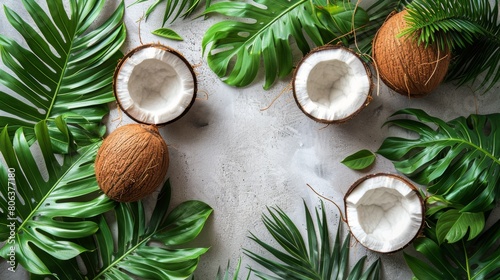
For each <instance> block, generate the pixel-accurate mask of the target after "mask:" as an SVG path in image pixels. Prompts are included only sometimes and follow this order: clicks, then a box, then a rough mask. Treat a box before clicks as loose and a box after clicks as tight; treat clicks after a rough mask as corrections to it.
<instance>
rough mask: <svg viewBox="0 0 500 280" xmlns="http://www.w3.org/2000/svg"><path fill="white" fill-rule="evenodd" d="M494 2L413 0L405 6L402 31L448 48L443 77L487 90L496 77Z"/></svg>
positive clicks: (498, 35) (499, 31) (499, 36)
mask: <svg viewBox="0 0 500 280" xmlns="http://www.w3.org/2000/svg"><path fill="white" fill-rule="evenodd" d="M498 3H499V2H498V1H493V2H492V1H489V0H479V1H477V0H437V1H425V0H414V1H412V3H411V4H410V5H408V7H407V8H408V14H409V15H408V17H407V21H408V24H409V27H408V28H407V29H406V30H405V31H404V32H403V33H405V34H409V33H414V34H417V35H418V36H417V37H418V41H419V42H422V43H424V44H433V43H436V44H438V45H440V46H441V47H442V48H443V49H444V48H448V49H450V50H452V51H453V61H452V64H451V67H450V69H449V71H448V76H447V79H448V80H453V81H457V82H458V85H464V84H465V83H468V82H472V83H474V82H476V81H479V82H480V84H479V85H478V86H477V88H478V89H484V90H485V91H488V90H489V89H491V88H492V87H493V86H494V85H495V84H496V83H497V82H498V81H499V80H500V66H499V65H500V63H499V62H500V20H499V6H498ZM482 74H484V76H483V75H482Z"/></svg>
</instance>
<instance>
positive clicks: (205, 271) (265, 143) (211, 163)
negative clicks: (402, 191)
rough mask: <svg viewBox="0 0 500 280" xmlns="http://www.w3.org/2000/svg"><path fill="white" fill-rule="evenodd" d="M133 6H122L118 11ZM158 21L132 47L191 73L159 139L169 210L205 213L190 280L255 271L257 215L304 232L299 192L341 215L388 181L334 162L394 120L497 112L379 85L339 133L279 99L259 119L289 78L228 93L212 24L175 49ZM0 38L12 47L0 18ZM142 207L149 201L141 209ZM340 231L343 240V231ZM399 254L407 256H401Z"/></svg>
mask: <svg viewBox="0 0 500 280" xmlns="http://www.w3.org/2000/svg"><path fill="white" fill-rule="evenodd" d="M40 2H43V1H40ZM133 2H134V1H130V0H127V1H125V3H126V5H127V6H128V5H130V4H131V3H133ZM150 2H151V1H150ZM117 3H118V1H114V0H110V1H108V4H107V5H108V6H107V8H106V9H107V11H109V13H111V12H112V11H113V10H114V7H116V5H117ZM0 4H5V5H8V6H9V7H12V8H14V9H15V10H16V11H18V12H19V13H20V14H21V15H26V13H24V12H23V10H22V8H21V7H20V6H21V4H20V1H18V0H7V1H5V0H2V1H0ZM364 4H367V3H364ZM147 7H148V3H146V4H144V3H143V4H138V5H134V6H131V7H128V8H127V9H126V15H125V22H126V25H127V29H128V39H127V42H126V44H125V45H124V46H123V48H122V50H123V51H124V52H126V51H128V50H130V49H132V48H134V47H136V46H138V45H140V44H141V43H140V40H139V38H140V37H139V33H138V29H139V28H138V23H137V22H138V20H139V19H140V18H141V16H142V15H143V14H144V12H145V11H146V9H147ZM162 17H163V6H160V7H159V9H158V10H157V11H156V12H154V13H153V14H152V15H151V16H150V18H149V19H148V21H146V22H143V23H142V24H141V37H142V42H143V43H150V42H160V43H162V44H165V45H168V46H170V47H173V48H175V49H177V50H179V51H180V52H182V53H183V54H184V56H185V57H186V58H187V59H188V60H189V61H190V62H191V63H192V64H196V65H198V66H197V67H196V71H197V74H198V76H197V77H198V83H199V99H198V100H196V102H195V104H194V106H193V107H192V108H191V110H190V111H189V113H188V114H187V115H185V116H184V117H183V118H182V119H180V120H179V121H177V122H175V123H174V124H171V125H168V126H167V127H164V128H162V129H161V133H162V135H163V136H164V138H165V140H166V141H167V143H168V144H169V146H170V169H169V172H168V176H169V177H170V180H171V183H172V187H173V198H172V200H173V201H172V205H177V204H179V203H181V202H182V201H185V200H193V199H194V200H201V201H204V202H206V203H208V204H209V205H210V206H212V207H213V208H214V213H213V215H212V216H211V218H210V219H209V221H208V223H207V225H206V227H205V229H204V230H203V232H202V233H201V235H200V236H199V238H198V239H197V241H196V242H194V245H199V246H210V247H211V249H210V250H209V251H208V253H206V254H205V255H203V256H202V258H201V260H200V264H199V267H198V269H197V271H196V273H195V275H196V278H197V279H215V275H216V272H217V269H218V267H219V266H221V267H223V268H225V266H226V264H227V262H228V261H231V263H232V264H233V266H234V265H235V264H236V262H237V260H238V258H239V257H242V262H243V265H242V267H243V268H244V267H246V266H247V265H252V266H256V265H255V264H254V263H252V262H251V261H250V260H249V258H247V257H246V256H244V255H243V248H247V249H250V250H254V251H256V252H262V250H261V249H260V248H259V247H257V246H256V245H255V244H254V242H253V241H251V240H250V239H248V238H247V236H248V235H249V232H252V233H254V234H255V235H257V236H258V237H261V238H263V239H264V240H269V241H270V242H271V243H273V242H272V241H271V239H270V238H269V235H268V233H267V231H265V228H264V225H263V223H262V221H261V215H262V213H267V211H266V207H267V206H278V207H280V208H282V209H283V210H284V211H285V212H286V213H287V214H289V215H290V216H291V217H292V219H293V220H294V221H295V222H296V223H297V224H298V225H303V228H302V230H304V229H305V222H304V219H303V202H305V203H307V204H308V205H309V207H310V208H312V207H315V206H319V205H320V199H319V198H318V196H317V195H315V194H314V193H313V192H312V191H311V190H309V189H308V188H307V186H306V184H310V185H312V186H313V187H314V188H315V189H316V190H317V191H319V192H320V193H322V194H323V195H325V196H327V197H329V198H330V199H332V200H334V201H335V202H336V203H338V204H339V205H340V206H341V207H342V206H343V205H342V197H343V194H344V193H345V192H346V190H347V189H348V188H349V186H350V185H351V184H352V183H354V182H355V181H356V180H357V179H359V178H360V177H361V176H363V175H366V174H368V173H375V172H395V171H394V168H393V166H392V164H391V163H390V162H388V161H386V160H385V159H383V158H381V157H378V158H377V162H376V165H375V166H374V167H373V168H371V169H370V170H368V171H365V172H357V171H352V170H350V169H348V168H347V167H345V166H344V165H342V164H341V163H340V161H341V160H342V159H343V158H344V157H345V156H347V155H349V154H351V153H353V152H355V151H358V150H359V149H362V148H367V149H370V150H376V149H377V148H378V147H379V145H380V144H381V143H382V140H383V139H384V138H385V137H387V136H389V135H396V134H397V133H400V132H398V131H395V130H392V129H391V128H388V127H382V124H383V123H384V122H385V121H386V120H387V118H388V117H389V116H390V115H391V114H392V113H394V112H395V111H396V110H398V109H401V108H407V107H415V108H422V109H425V110H426V111H427V112H428V113H429V114H431V115H435V116H438V117H440V118H442V119H444V120H450V119H452V118H455V117H458V116H467V115H469V114H471V113H480V114H486V113H493V112H498V108H499V105H500V102H499V99H498V94H497V93H498V91H499V86H498V85H497V86H496V87H494V88H493V89H492V90H491V92H489V93H487V94H477V93H474V92H473V91H472V90H471V89H469V88H468V87H461V88H456V87H455V86H454V85H449V84H444V85H442V86H441V87H439V88H438V90H436V91H435V92H433V93H432V94H431V95H429V96H427V97H425V98H422V99H408V98H406V97H403V96H401V95H399V94H396V93H394V92H391V91H390V90H388V89H387V88H386V87H385V86H384V85H383V84H379V86H380V88H379V89H380V91H379V93H378V94H375V96H374V100H373V101H372V103H371V104H370V105H369V106H368V107H367V108H365V109H364V110H363V111H362V112H361V113H360V114H359V115H358V116H356V117H355V118H354V119H352V120H351V121H349V122H348V123H346V124H343V125H338V126H335V125H330V126H325V125H322V124H318V123H316V122H314V121H312V120H311V119H309V118H307V117H306V116H305V115H304V114H302V112H301V111H300V110H299V109H298V107H297V106H296V104H295V102H294V100H293V97H292V93H291V91H289V90H286V91H285V93H284V94H283V95H282V96H281V97H280V98H279V99H278V100H277V101H276V102H275V103H274V104H273V105H272V106H271V107H270V108H269V109H267V110H261V109H262V108H265V107H267V106H268V105H270V104H271V102H272V100H273V99H274V98H275V97H276V96H278V95H279V94H280V92H281V91H282V90H285V89H286V88H287V86H288V84H289V82H290V80H291V77H287V78H286V79H283V80H281V81H279V82H278V83H276V84H275V85H274V86H273V87H272V88H271V89H270V90H268V91H265V90H263V89H262V84H263V79H262V76H261V77H259V78H258V80H257V81H256V82H255V83H253V84H252V85H251V86H249V87H246V88H233V87H229V86H227V85H225V84H224V83H223V82H221V81H220V80H219V78H218V77H217V76H216V75H215V74H214V73H212V71H211V70H210V69H209V67H208V66H207V64H206V61H205V59H204V57H202V53H201V40H202V37H203V34H204V33H205V31H206V30H207V29H208V28H209V27H210V26H211V25H212V24H213V23H215V22H217V21H219V20H221V17H215V16H214V17H211V18H209V19H206V20H204V19H203V18H198V19H194V20H193V19H190V20H184V21H182V20H180V21H177V22H176V23H175V24H173V25H169V26H168V27H171V28H173V29H175V30H176V31H177V32H178V33H179V34H180V35H181V36H182V37H183V38H184V39H185V40H184V41H182V42H174V41H168V40H165V39H162V38H160V37H156V36H153V35H151V34H150V32H151V31H153V30H154V29H156V28H159V27H160V25H161V19H162ZM0 33H1V34H4V35H7V36H9V37H13V38H18V37H19V36H18V35H17V34H16V33H15V31H14V30H13V29H12V28H11V27H10V25H9V24H8V22H7V20H6V19H5V16H4V14H3V12H2V13H1V14H0ZM298 59H299V57H297V60H298ZM205 96H207V97H208V98H206V99H205ZM110 106H111V107H112V113H111V115H110V116H109V119H108V127H109V130H110V131H112V130H113V129H115V128H116V127H117V126H119V125H123V124H126V123H130V122H131V120H130V119H128V118H127V117H126V116H125V115H124V114H119V113H118V111H117V110H116V105H115V104H110ZM152 200H154V196H153V197H151V198H150V199H149V201H152ZM326 208H327V213H328V215H329V216H330V222H331V225H330V227H331V230H332V232H334V230H335V228H336V226H337V225H338V224H339V215H338V210H337V209H336V208H335V207H334V205H332V204H330V203H326ZM343 229H344V232H345V229H346V227H345V225H344V227H343ZM273 244H274V243H273ZM406 252H409V253H412V252H413V249H412V248H411V246H410V247H409V248H407V249H406ZM364 255H368V262H369V263H371V262H372V261H373V260H375V259H376V258H379V257H380V258H381V259H382V266H383V274H384V277H383V279H411V273H410V271H409V269H408V268H407V267H406V264H405V262H404V260H403V258H402V252H398V253H395V254H391V255H379V254H376V253H372V252H369V251H366V250H365V249H364V248H363V247H362V246H361V245H360V244H357V243H354V242H353V243H352V248H351V257H352V260H353V261H352V262H351V264H354V261H355V260H357V259H359V258H360V257H362V256H364ZM3 264H5V263H3ZM2 267H4V266H2ZM243 271H244V272H246V269H245V268H244V269H243ZM245 274H246V273H245ZM0 279H26V275H25V274H23V273H21V272H19V273H16V275H15V276H13V275H12V274H9V272H7V271H6V269H2V271H0Z"/></svg>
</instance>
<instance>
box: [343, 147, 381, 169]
mask: <svg viewBox="0 0 500 280" xmlns="http://www.w3.org/2000/svg"><path fill="white" fill-rule="evenodd" d="M375 158H376V157H375V154H374V153H373V152H372V151H370V150H366V149H363V150H360V151H357V152H355V153H354V154H352V155H349V156H347V157H346V158H344V159H343V160H342V161H341V162H342V163H343V164H344V165H345V166H347V167H349V168H351V169H355V170H362V169H365V168H367V167H369V166H371V165H372V164H373V163H374V162H375Z"/></svg>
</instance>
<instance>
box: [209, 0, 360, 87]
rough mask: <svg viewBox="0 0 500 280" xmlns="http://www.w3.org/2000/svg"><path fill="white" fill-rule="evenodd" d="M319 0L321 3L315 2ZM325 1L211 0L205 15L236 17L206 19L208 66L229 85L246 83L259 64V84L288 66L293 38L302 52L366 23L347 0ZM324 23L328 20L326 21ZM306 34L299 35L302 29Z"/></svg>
mask: <svg viewBox="0 0 500 280" xmlns="http://www.w3.org/2000/svg"><path fill="white" fill-rule="evenodd" d="M320 4H321V5H320ZM323 4H326V1H321V0H318V1H311V0H256V1H252V2H250V3H248V2H244V1H231V2H218V3H214V4H211V5H210V6H209V7H208V8H207V9H206V10H205V13H204V14H205V15H208V14H212V13H218V14H221V15H224V16H227V17H231V18H236V19H237V20H234V19H231V20H224V21H221V22H218V23H215V24H214V25H212V26H211V27H210V28H209V29H208V30H207V31H206V33H205V35H204V37H203V41H202V48H203V52H204V53H205V54H207V62H208V65H209V67H210V68H211V69H212V71H214V73H216V74H217V75H218V76H219V77H221V78H222V79H223V81H224V82H226V83H227V84H229V85H232V86H238V87H242V86H246V85H249V84H250V83H251V82H252V81H253V80H254V79H255V78H256V77H257V74H258V72H259V68H260V66H261V60H262V62H263V64H264V68H265V84H264V88H265V89H267V88H269V87H270V86H271V85H272V84H273V83H274V81H275V80H276V78H277V77H280V78H282V77H284V76H286V75H288V74H290V72H291V71H292V69H293V63H294V60H293V55H292V53H293V49H292V45H293V44H292V43H291V38H292V37H293V39H294V44H296V46H297V47H298V48H299V49H300V50H301V51H302V53H303V54H305V53H307V52H308V51H309V50H310V49H311V47H312V46H311V45H310V43H309V41H308V39H306V37H308V38H309V39H310V40H311V41H312V43H313V44H314V45H315V46H321V45H324V44H327V43H337V42H341V38H344V37H345V36H346V34H344V32H350V30H352V29H357V28H359V27H361V26H362V25H365V24H366V23H368V20H369V18H368V15H367V14H366V12H364V10H363V9H362V8H361V7H357V8H356V6H355V4H352V3H350V2H349V1H338V3H337V4H335V5H332V6H326V5H323ZM325 24H330V25H329V26H326V25H325ZM304 33H305V34H306V35H305V34H304Z"/></svg>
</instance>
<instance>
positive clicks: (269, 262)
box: [245, 203, 380, 280]
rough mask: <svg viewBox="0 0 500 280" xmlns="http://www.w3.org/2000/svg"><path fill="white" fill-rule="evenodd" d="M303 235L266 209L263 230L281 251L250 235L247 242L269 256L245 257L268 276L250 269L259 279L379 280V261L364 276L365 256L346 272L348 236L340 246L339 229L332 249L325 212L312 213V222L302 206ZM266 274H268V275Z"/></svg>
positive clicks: (282, 215)
mask: <svg viewBox="0 0 500 280" xmlns="http://www.w3.org/2000/svg"><path fill="white" fill-rule="evenodd" d="M304 209H305V216H306V230H307V235H306V236H303V235H302V233H301V231H300V230H299V229H298V227H297V226H296V225H295V224H294V223H293V221H292V220H291V219H290V217H288V215H286V213H284V212H283V210H281V209H279V208H268V211H269V215H263V219H262V220H263V222H264V225H265V226H266V228H267V230H268V231H269V233H270V234H271V236H272V237H273V238H274V240H275V241H276V243H277V244H279V245H280V247H281V248H276V247H273V246H272V245H270V244H269V243H266V242H264V241H263V240H262V239H260V238H258V237H256V236H255V235H254V234H251V236H250V239H252V240H253V241H255V242H256V243H257V244H259V245H260V246H261V247H263V248H264V249H265V250H266V251H267V252H268V253H270V254H271V255H272V257H271V258H269V257H265V256H262V255H259V254H257V253H255V252H252V251H250V250H245V254H246V255H248V256H249V257H250V258H251V259H252V260H254V261H255V262H257V263H258V264H260V265H261V266H263V267H264V268H266V269H267V270H268V271H269V272H263V271H259V270H256V269H252V272H254V273H255V275H257V276H258V277H260V278H261V279H286V280H293V279H297V280H302V279H318V280H319V279H324V280H326V279H379V274H380V273H379V269H380V261H379V260H377V261H376V262H374V263H373V264H372V265H371V266H370V267H369V268H368V269H367V270H366V271H365V272H364V273H363V266H364V262H365V260H366V256H365V257H362V258H361V259H360V260H359V261H358V262H357V264H356V265H355V266H354V267H353V268H352V269H351V270H350V271H349V263H348V262H349V246H350V235H347V236H346V238H345V239H344V242H343V244H342V245H341V244H340V226H339V229H337V234H336V238H335V240H334V243H333V246H332V245H331V244H330V236H331V233H330V231H329V229H328V222H327V221H328V219H327V217H326V213H325V208H324V207H321V209H322V210H321V214H319V212H318V209H316V222H314V220H313V217H312V216H311V214H310V212H309V210H308V208H307V205H305V203H304ZM269 273H272V275H271V274H269Z"/></svg>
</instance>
